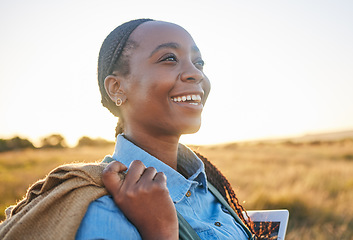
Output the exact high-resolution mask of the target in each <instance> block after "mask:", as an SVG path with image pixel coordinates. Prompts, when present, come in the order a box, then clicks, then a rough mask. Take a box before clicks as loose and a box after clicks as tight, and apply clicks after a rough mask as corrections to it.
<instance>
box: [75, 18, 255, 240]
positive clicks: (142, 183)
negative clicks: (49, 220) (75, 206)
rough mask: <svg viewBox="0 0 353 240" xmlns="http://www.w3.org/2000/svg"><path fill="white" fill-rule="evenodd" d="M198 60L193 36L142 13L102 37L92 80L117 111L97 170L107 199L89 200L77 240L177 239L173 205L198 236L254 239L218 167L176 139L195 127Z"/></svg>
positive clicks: (201, 84)
mask: <svg viewBox="0 0 353 240" xmlns="http://www.w3.org/2000/svg"><path fill="white" fill-rule="evenodd" d="M203 65H204V61H203V60H202V57H201V53H200V51H199V49H198V48H197V46H196V44H195V42H194V40H193V39H192V37H191V36H190V35H189V33H188V32H187V31H185V30H184V29H183V28H181V27H180V26H178V25H175V24H172V23H167V22H161V21H154V20H151V19H138V20H133V21H130V22H127V23H125V24H123V25H121V26H119V27H117V28H116V29H115V30H113V31H112V32H111V33H110V34H109V35H108V36H107V38H106V39H105V41H104V42H103V45H102V47H101V50H100V54H99V60H98V82H99V87H100V91H101V95H102V103H103V105H104V106H105V107H107V108H108V109H109V110H110V111H111V112H112V113H113V114H114V115H115V116H117V117H119V122H118V126H117V129H116V130H117V142H116V148H115V152H114V154H113V156H112V158H113V159H114V160H116V161H113V162H112V163H111V164H110V165H109V166H108V168H107V169H106V170H105V173H104V175H103V181H104V183H105V186H106V188H107V189H108V190H109V191H110V192H111V194H112V196H113V197H112V196H109V195H106V196H103V197H101V198H99V199H97V200H96V201H93V202H92V203H91V204H90V206H89V207H88V210H87V212H86V214H85V217H84V218H83V220H82V222H81V225H80V227H79V229H78V231H77V234H76V239H141V238H142V239H177V238H178V219H177V213H178V216H179V215H181V216H182V217H183V218H184V219H185V220H186V222H188V224H190V226H191V227H192V229H193V231H195V232H196V233H197V235H198V236H199V237H200V238H201V239H250V238H252V236H251V235H252V234H251V233H250V231H249V225H248V224H247V223H246V222H245V220H244V218H243V215H242V211H243V208H242V207H241V206H240V205H239V204H238V201H237V199H236V197H235V195H234V192H233V191H232V190H231V188H230V185H229V183H228V182H227V181H226V179H225V178H224V177H223V175H221V173H220V172H219V171H218V170H217V169H216V168H215V167H214V166H213V165H212V164H210V163H209V162H208V161H207V160H206V159H204V158H203V157H201V156H200V155H196V154H195V153H193V152H192V151H191V150H190V149H188V148H187V147H185V146H183V145H181V144H179V143H178V142H179V138H180V136H181V135H182V134H188V133H194V132H197V131H198V129H199V128H200V124H201V112H202V109H203V107H204V105H205V102H206V99H207V96H208V94H209V91H210V82H209V80H208V78H207V77H206V75H205V74H204V72H203ZM205 169H206V172H207V178H206V173H205ZM126 170H127V173H126V177H125V180H120V178H119V175H118V174H117V173H118V172H122V171H126ZM207 181H210V182H211V184H212V185H213V186H215V187H216V188H217V189H218V191H219V192H220V193H221V194H222V195H223V197H224V198H225V199H227V201H228V202H229V204H230V205H231V206H232V207H233V209H234V210H235V211H236V212H237V216H235V217H234V216H232V214H231V213H230V210H227V208H226V206H225V205H226V204H224V203H223V204H222V203H221V202H222V201H224V200H223V199H221V200H220V199H219V198H217V197H216V195H217V194H215V191H216V190H213V192H211V191H210V189H211V187H212V186H211V184H209V183H208V182H207ZM216 192H217V191H216ZM217 193H218V192H217ZM240 219H241V220H240ZM179 221H180V219H179Z"/></svg>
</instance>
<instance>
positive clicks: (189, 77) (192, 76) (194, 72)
mask: <svg viewBox="0 0 353 240" xmlns="http://www.w3.org/2000/svg"><path fill="white" fill-rule="evenodd" d="M183 70H184V71H182V73H181V74H180V80H181V81H183V82H195V83H200V82H201V81H202V80H203V79H204V74H203V72H202V71H201V70H200V69H198V68H197V67H196V66H195V65H194V64H193V63H189V64H187V66H185V67H184V68H183Z"/></svg>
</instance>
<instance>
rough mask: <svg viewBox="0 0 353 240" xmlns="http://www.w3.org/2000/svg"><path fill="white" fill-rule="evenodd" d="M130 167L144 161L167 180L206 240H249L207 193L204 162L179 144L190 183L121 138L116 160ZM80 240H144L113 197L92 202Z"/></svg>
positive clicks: (177, 203)
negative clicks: (134, 163)
mask: <svg viewBox="0 0 353 240" xmlns="http://www.w3.org/2000/svg"><path fill="white" fill-rule="evenodd" d="M112 157H113V158H114V159H115V160H117V161H120V162H122V163H123V164H125V165H126V166H129V165H130V163H131V162H132V161H133V160H141V161H142V162H143V163H144V164H145V166H146V167H154V168H156V170H157V171H158V172H163V173H164V174H165V175H166V176H167V187H168V190H169V193H170V197H171V198H172V200H173V202H174V204H175V207H176V209H177V211H178V212H179V213H180V214H181V215H182V216H183V217H184V218H185V220H186V221H187V222H188V223H189V224H190V225H191V227H192V228H193V229H194V230H195V231H196V233H197V234H198V235H199V236H200V238H201V239H203V240H212V239H239V240H241V239H244V240H245V239H247V234H246V232H245V230H244V229H243V228H242V227H241V226H240V225H239V224H238V223H237V222H236V221H235V220H234V218H233V217H232V216H231V215H230V214H229V213H228V212H227V210H226V209H225V208H224V207H223V206H222V205H221V203H220V202H219V201H218V200H217V199H216V198H215V197H214V196H213V194H212V193H211V192H209V191H208V190H207V179H206V174H205V170H204V165H203V162H202V161H201V160H200V159H199V158H198V157H197V156H196V155H195V154H194V153H193V152H192V151H191V150H190V149H189V148H187V147H186V146H184V145H182V144H179V149H178V164H181V165H182V166H183V167H184V169H185V170H186V171H187V173H188V175H189V176H191V177H189V178H188V179H186V178H185V177H183V176H182V175H181V174H179V173H178V172H177V171H175V170H174V169H172V168H171V167H169V166H168V165H166V164H164V163H163V162H161V161H160V160H158V159H157V158H155V157H153V156H152V155H150V154H149V153H147V152H145V151H144V150H143V149H141V148H139V147H138V146H136V145H134V144H133V143H132V142H130V141H128V140H127V139H126V138H125V137H124V136H123V135H119V136H118V138H117V143H116V147H115V152H114V154H113V156H112ZM76 239H78V240H79V239H141V236H140V234H139V232H138V231H137V229H136V228H135V226H134V225H133V224H132V223H131V222H129V220H128V219H127V218H126V217H125V216H124V214H123V213H122V212H121V211H120V209H119V208H118V207H117V206H116V205H115V203H114V201H113V199H112V197H111V196H109V195H106V196H103V197H101V198H99V199H97V200H95V201H94V202H92V203H91V204H90V205H89V207H88V209H87V212H86V215H85V216H84V218H83V220H82V222H81V225H80V227H79V229H78V231H77V234H76Z"/></svg>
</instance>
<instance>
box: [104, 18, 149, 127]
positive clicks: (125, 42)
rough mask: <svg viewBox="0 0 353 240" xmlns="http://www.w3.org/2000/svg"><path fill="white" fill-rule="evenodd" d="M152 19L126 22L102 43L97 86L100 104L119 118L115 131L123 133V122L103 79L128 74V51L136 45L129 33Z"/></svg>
mask: <svg viewBox="0 0 353 240" xmlns="http://www.w3.org/2000/svg"><path fill="white" fill-rule="evenodd" d="M148 21H154V20H153V19H136V20H131V21H129V22H126V23H124V24H122V25H120V26H118V27H117V28H115V29H114V30H113V31H112V32H111V33H110V34H109V35H108V36H107V37H106V38H105V40H104V41H103V44H102V46H101V49H100V51H99V57H98V85H99V90H100V92H101V97H102V99H101V102H102V104H103V106H104V107H106V108H107V109H108V110H109V111H110V112H111V113H112V114H113V115H114V116H116V117H119V121H118V125H117V130H118V132H122V131H123V128H124V126H123V120H122V116H121V114H120V111H119V108H118V107H117V106H116V105H115V103H114V102H113V101H112V100H111V99H110V97H109V96H108V94H107V92H106V90H105V87H104V80H105V78H106V77H107V76H108V75H110V74H112V73H113V71H118V72H119V74H121V75H122V76H126V75H128V74H129V50H130V49H131V48H134V47H135V46H136V43H134V42H133V41H131V40H129V37H130V35H131V33H132V32H133V31H134V30H135V29H136V28H137V27H138V26H140V25H141V24H142V23H144V22H148Z"/></svg>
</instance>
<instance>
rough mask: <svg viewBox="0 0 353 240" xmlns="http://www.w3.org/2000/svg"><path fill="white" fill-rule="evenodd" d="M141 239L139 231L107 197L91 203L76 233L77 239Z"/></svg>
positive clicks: (109, 197) (110, 198)
mask: <svg viewBox="0 0 353 240" xmlns="http://www.w3.org/2000/svg"><path fill="white" fill-rule="evenodd" d="M119 236H124V238H125V237H127V239H141V237H140V235H139V233H138V231H137V229H136V228H135V226H134V225H132V223H131V222H130V221H129V220H128V219H127V218H126V217H125V215H124V214H123V213H122V212H121V211H120V209H119V208H118V207H117V206H116V205H115V203H114V201H113V199H112V197H111V196H109V195H106V196H103V197H101V198H98V199H97V200H95V201H93V202H91V204H90V205H89V207H88V209H87V212H86V214H85V216H84V218H83V219H82V222H81V225H80V227H79V229H78V231H77V233H76V239H117V237H118V238H119Z"/></svg>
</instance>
